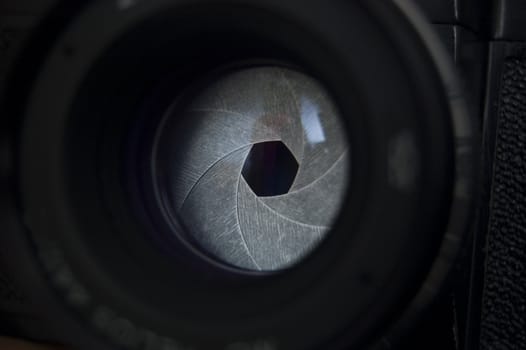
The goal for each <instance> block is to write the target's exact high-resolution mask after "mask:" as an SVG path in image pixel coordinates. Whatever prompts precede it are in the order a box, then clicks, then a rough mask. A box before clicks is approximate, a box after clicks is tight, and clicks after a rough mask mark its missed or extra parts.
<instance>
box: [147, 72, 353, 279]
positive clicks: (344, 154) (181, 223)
mask: <svg viewBox="0 0 526 350" xmlns="http://www.w3.org/2000/svg"><path fill="white" fill-rule="evenodd" d="M187 95H189V96H184V98H179V99H178V100H177V101H176V102H175V103H174V104H173V105H172V107H171V108H170V110H169V111H168V112H167V113H166V115H165V117H164V119H163V121H162V123H161V125H160V127H159V129H158V132H157V136H156V142H155V147H154V157H153V159H154V164H153V169H154V172H155V174H154V177H155V182H156V191H157V198H158V199H159V203H160V205H161V207H162V210H163V211H164V214H165V216H166V217H167V219H168V220H169V221H171V223H172V227H173V228H174V230H173V231H174V234H176V235H179V236H180V237H182V238H183V239H184V240H185V242H187V243H189V244H191V245H192V246H193V247H195V248H197V250H199V251H200V252H201V253H203V254H204V255H206V256H208V257H210V258H212V259H214V260H216V261H219V262H221V263H223V264H226V265H229V266H234V267H237V268H241V269H245V270H257V271H275V270H279V269H283V268H286V267H289V266H291V265H293V264H294V263H297V262H298V261H299V260H300V259H301V258H302V257H304V256H305V255H306V254H308V253H309V252H311V251H312V250H313V249H314V248H315V247H316V246H317V245H318V244H319V243H320V242H321V241H322V239H323V238H324V237H325V236H326V235H327V233H328V232H329V231H330V228H331V225H332V223H333V221H334V219H335V217H336V215H337V214H338V212H339V209H340V206H341V204H342V201H343V198H344V195H345V191H346V189H347V184H348V182H349V179H348V177H349V168H350V159H349V158H350V150H349V143H348V141H347V138H346V132H345V129H344V127H343V124H342V122H341V120H340V116H339V114H338V110H337V108H336V106H335V105H334V103H333V102H332V101H331V98H330V96H329V94H328V93H327V91H325V90H324V88H323V87H322V86H321V84H320V83H319V82H317V81H316V80H314V79H313V78H311V77H309V76H307V75H305V74H304V73H301V72H299V71H297V70H294V69H291V68H285V67H280V66H258V67H250V68H244V69H238V70H235V71H229V72H228V73H225V74H222V75H220V76H216V78H215V79H210V80H208V81H207V82H206V84H202V86H200V88H198V89H193V90H192V91H191V92H190V93H188V94H187Z"/></svg>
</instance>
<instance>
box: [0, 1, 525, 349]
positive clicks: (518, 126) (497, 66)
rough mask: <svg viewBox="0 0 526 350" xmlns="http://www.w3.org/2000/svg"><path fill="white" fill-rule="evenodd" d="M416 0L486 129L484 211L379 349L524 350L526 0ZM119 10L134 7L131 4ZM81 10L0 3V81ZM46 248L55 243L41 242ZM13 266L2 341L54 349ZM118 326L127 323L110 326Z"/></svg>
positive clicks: (0, 298)
mask: <svg viewBox="0 0 526 350" xmlns="http://www.w3.org/2000/svg"><path fill="white" fill-rule="evenodd" d="M416 2H417V5H419V6H420V7H421V9H422V10H423V13H424V15H425V17H426V18H427V19H428V20H429V21H430V22H431V23H432V24H433V25H432V27H433V28H434V30H435V32H436V34H438V36H439V37H440V39H441V41H442V44H443V46H445V48H446V49H447V52H448V53H449V55H450V58H451V59H452V61H454V63H455V65H456V67H457V69H458V72H459V76H460V77H461V80H462V81H463V83H464V86H465V90H466V91H467V93H466V96H462V98H465V99H466V101H467V104H468V107H469V110H470V113H471V114H472V115H473V116H475V119H476V120H477V121H478V123H479V126H478V129H479V130H476V132H479V133H480V134H481V136H482V137H481V138H480V140H479V141H478V142H479V144H480V145H479V147H480V148H479V150H480V151H479V153H480V157H481V162H480V165H479V166H478V168H477V169H478V174H477V175H478V176H479V179H477V180H475V183H476V188H477V192H478V193H477V194H476V195H474V197H475V199H476V201H475V202H476V204H475V207H474V208H471V209H472V210H471V211H472V213H473V214H472V215H471V216H470V217H469V221H470V225H469V229H468V230H467V232H466V233H465V234H464V238H463V243H462V245H461V249H460V253H455V254H452V255H454V256H456V259H455V264H454V265H453V268H452V272H451V274H450V275H449V277H448V282H447V283H445V287H441V288H440V289H441V290H440V293H438V290H436V289H435V290H433V293H430V295H432V297H433V302H432V303H431V306H429V305H425V307H424V306H422V308H423V309H424V310H425V312H424V313H423V316H422V315H421V313H418V315H417V314H416V313H415V314H410V315H409V316H407V317H405V318H407V319H408V320H409V321H407V320H406V321H404V322H402V323H398V324H396V325H395V326H391V327H387V328H388V329H390V330H389V331H388V332H387V335H385V336H384V337H383V338H381V339H380V340H378V341H376V342H375V345H372V346H370V348H372V349H375V350H376V349H389V348H392V347H394V348H401V349H411V348H428V349H435V348H436V349H466V350H471V349H479V348H480V349H484V350H486V349H522V348H524V347H526V331H525V329H526V279H525V278H526V270H525V266H526V236H525V228H526V216H525V214H524V213H525V212H526V208H525V206H526V197H525V195H526V190H525V189H526V175H525V174H526V144H525V143H526V139H525V137H526V102H525V101H526V45H524V41H525V40H526V30H525V29H526V28H524V27H525V26H524V24H523V19H525V18H526V5H524V4H523V2H521V1H520V0H493V1H490V0H487V1H480V0H479V1H476V0H459V1H441V0H418V1H416ZM86 3H89V2H86ZM118 3H119V4H120V3H123V6H126V4H127V3H128V2H127V1H119V2H118ZM132 3H133V1H131V2H130V4H129V5H130V6H131V5H132ZM75 6H81V5H80V4H79V5H73V4H69V5H59V6H57V2H56V1H53V0H50V1H31V0H26V1H9V0H8V1H4V3H3V4H1V5H0V81H1V80H4V77H7V76H8V75H9V74H10V70H11V69H12V67H14V65H15V64H16V65H18V64H20V62H22V61H24V60H25V59H26V58H25V57H23V56H20V53H21V52H25V53H26V54H27V52H28V51H23V50H24V49H25V45H26V44H25V43H26V40H25V38H26V37H32V36H34V35H35V30H43V29H45V30H48V31H50V32H53V31H55V32H56V31H60V26H56V28H55V27H54V21H55V20H57V19H61V17H62V16H64V14H67V13H69V12H68V11H69V10H64V9H65V8H68V7H75ZM82 6H85V5H84V2H83V5H82ZM327 6H330V4H329V3H327ZM49 11H51V12H49ZM44 16H47V17H45V18H47V19H46V22H45V25H40V24H39V23H40V20H41V18H44ZM57 22H60V21H57ZM37 28H38V29H37ZM42 44H43V45H45V43H42ZM32 45H33V46H35V43H34V42H33V43H32ZM37 46H38V45H37ZM28 68H29V67H28ZM32 69H36V70H38V67H32ZM33 73H34V72H33ZM1 88H2V89H3V90H0V94H1V95H2V96H3V98H4V99H5V98H6V97H5V96H16V95H17V92H16V91H15V90H16V89H20V90H23V89H24V88H25V87H24V86H17V85H16V82H15V84H13V82H11V83H10V85H9V87H8V89H9V90H8V91H7V90H6V89H7V88H6V86H5V85H4V84H1ZM18 92H19V91H18ZM8 98H9V97H8ZM453 99H454V97H453ZM1 102H2V100H0V103H1ZM16 124H17V122H16V121H13V120H2V127H1V128H0V142H2V144H1V145H0V146H1V148H0V152H2V153H1V159H0V161H1V167H2V169H1V171H0V176H1V178H0V186H2V188H3V191H4V189H5V193H8V192H9V193H12V192H15V193H16V192H17V190H13V188H14V187H17V186H19V181H18V179H14V178H12V174H13V172H12V170H13V169H12V168H13V167H16V166H17V162H18V161H16V160H15V159H16V157H17V155H16V154H15V153H13V150H12V147H11V146H10V143H12V142H13V135H11V133H13V130H17V128H18V126H17V125H16ZM459 166H460V167H461V166H462V164H460V165H459ZM466 166H469V165H468V164H467V165H466ZM1 205H2V207H1V209H0V211H1V214H2V221H1V224H2V229H3V227H4V222H5V223H6V225H5V227H10V226H9V225H8V224H7V222H8V221H9V220H15V219H14V218H19V215H18V214H15V213H14V212H16V211H17V210H18V209H19V208H15V207H12V206H11V205H7V204H5V203H4V202H1ZM19 219H20V218H19ZM22 220H23V218H22ZM431 224H432V223H431ZM41 244H42V245H46V242H39V243H37V245H41ZM9 249H10V248H9V246H7V245H5V244H3V245H2V246H1V247H0V256H2V258H3V259H4V260H10V261H12V260H13V257H12V254H10V253H9ZM11 266H12V265H11ZM2 267H3V266H2ZM11 270H12V267H11V268H10V269H9V271H7V273H4V271H2V268H0V310H1V316H0V325H1V328H0V330H1V331H2V333H4V334H6V335H12V336H18V337H25V338H29V339H34V340H42V341H46V342H55V341H61V340H62V339H63V336H62V335H61V334H58V333H57V327H56V326H54V327H48V325H49V324H54V323H55V321H54V320H52V319H47V317H53V315H39V316H36V314H35V312H34V308H35V307H36V306H34V305H32V303H31V302H30V301H28V300H27V299H26V298H25V296H24V295H23V294H24V291H20V288H19V287H15V286H14V284H13V283H12V282H11V280H12V279H13V276H12V275H13V273H14V274H16V273H17V272H16V271H15V272H13V271H11ZM21 271H24V270H23V269H21ZM7 276H9V277H7ZM33 277H35V276H31V275H28V276H27V278H33ZM23 278H24V277H23ZM16 279H20V276H19V277H18V278H16ZM57 280H58V281H59V282H58V284H59V285H60V283H63V284H64V285H66V284H69V285H70V286H73V287H72V288H70V289H71V290H75V289H77V291H78V293H77V294H75V293H74V292H72V294H70V296H71V298H73V299H75V297H79V298H81V297H82V287H81V286H77V285H75V282H72V277H71V276H68V274H67V271H66V272H64V271H63V275H62V276H58V277H57ZM73 280H74V279H73ZM61 281H62V282H61ZM36 285H38V284H36ZM435 287H436V286H435ZM68 288H69V287H68ZM417 309H419V308H418V307H417ZM101 310H102V311H101V312H99V319H98V320H95V321H94V322H99V323H101V324H105V325H106V326H108V327H110V328H111V327H113V328H114V329H112V330H111V332H110V333H112V332H113V333H119V332H120V333H119V334H124V336H123V337H124V338H126V337H132V338H133V335H129V334H131V333H133V331H132V330H130V329H131V328H132V327H131V326H130V325H128V324H126V322H125V321H123V322H121V323H119V322H117V321H121V320H119V319H118V317H117V316H112V315H111V314H112V311H111V310H108V309H104V308H102V309H101ZM99 311H100V310H99ZM419 311H421V310H419ZM112 318H116V319H117V321H115V322H113V321H111V322H110V321H108V319H112ZM415 320H419V321H418V322H415ZM106 326H104V327H106ZM76 327H78V325H76ZM4 329H5V331H4ZM127 334H128V335H127ZM111 336H113V335H111ZM116 337H117V336H116ZM155 337H156V336H153V335H152V339H153V340H152V344H154V343H155V344H156V345H151V346H152V349H155V348H156V347H155V346H157V347H159V348H160V347H161V346H163V345H162V344H165V345H164V346H166V349H179V348H184V347H183V345H177V344H174V343H169V342H168V340H166V341H165V340H162V339H161V340H160V339H158V338H155ZM400 339H401V340H400ZM80 342H81V343H84V344H86V345H85V346H86V347H87V348H88V347H90V346H91V345H89V344H96V343H90V341H89V340H88V339H87V338H85V339H82V340H80ZM163 342H165V343H163ZM170 346H171V347H170ZM235 346H238V347H235ZM243 346H245V347H243ZM329 348H330V346H329ZM230 349H254V350H255V349H261V350H263V349H274V348H273V345H272V344H271V343H267V341H266V340H265V339H263V340H261V341H260V342H259V343H256V344H254V345H234V346H233V347H232V348H229V350H230Z"/></svg>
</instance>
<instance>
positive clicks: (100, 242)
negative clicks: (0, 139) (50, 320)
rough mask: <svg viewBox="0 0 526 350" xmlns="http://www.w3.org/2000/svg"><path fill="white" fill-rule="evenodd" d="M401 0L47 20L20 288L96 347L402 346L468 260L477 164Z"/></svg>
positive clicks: (451, 89) (23, 141)
mask: <svg viewBox="0 0 526 350" xmlns="http://www.w3.org/2000/svg"><path fill="white" fill-rule="evenodd" d="M405 3H406V2H405V0H397V1H394V2H392V1H385V2H378V1H349V2H341V3H340V2H338V3H334V4H332V5H331V6H327V4H326V3H323V2H319V1H307V2H295V1H278V0H265V1H260V0H243V1H231V0H218V1H209V0H202V1H194V0H192V1H187V0H181V1H168V0H151V1H139V2H133V4H130V5H129V6H127V7H119V6H118V4H116V3H115V2H106V1H96V2H88V3H86V4H85V7H84V8H82V9H77V8H76V6H74V5H70V6H71V7H74V9H71V10H67V9H65V10H64V11H66V10H67V11H66V12H65V13H64V14H62V13H60V15H58V16H56V17H53V18H52V19H53V20H58V21H59V22H60V25H59V24H57V25H55V24H53V25H49V29H48V31H44V30H43V31H41V32H40V31H39V33H37V34H40V33H42V35H44V34H45V35H46V36H45V37H44V38H45V40H41V39H40V36H35V38H34V39H33V40H32V41H31V43H30V44H28V45H29V46H28V48H27V50H28V51H27V55H26V57H27V61H26V60H23V62H20V66H19V67H18V66H17V67H16V70H15V73H13V78H12V79H11V80H10V82H12V83H10V84H13V85H12V86H13V87H16V88H15V89H10V91H13V98H8V99H6V100H7V101H9V104H10V105H9V108H8V110H9V111H10V114H12V115H13V116H15V117H18V116H20V118H19V119H17V121H16V123H14V124H13V125H16V127H17V129H16V130H17V131H16V132H15V133H14V134H13V135H14V136H13V140H14V141H13V142H14V143H16V145H15V146H16V147H15V148H14V149H16V152H15V153H14V164H15V165H14V166H13V169H16V171H15V173H14V174H13V178H15V177H19V180H18V181H17V185H16V186H15V187H16V188H15V189H14V190H13V192H14V193H15V195H14V196H13V198H14V199H13V201H12V202H11V201H10V202H9V203H8V204H7V205H6V207H8V208H12V211H13V212H15V213H16V215H14V216H13V218H14V219H13V220H12V221H13V227H14V228H13V229H10V230H8V233H7V234H6V235H5V238H4V237H3V236H4V235H1V236H2V237H0V240H1V241H2V243H4V242H5V246H11V245H12V246H13V247H14V248H13V249H12V251H10V252H9V253H10V254H11V256H12V257H13V259H12V261H13V263H14V264H16V265H17V266H25V265H27V266H25V267H24V268H20V269H18V270H16V271H15V272H16V273H14V274H13V275H17V276H20V277H19V278H18V280H17V281H16V282H17V283H19V284H20V285H22V286H24V290H27V291H28V293H30V294H31V295H32V296H33V297H34V298H35V300H37V301H38V304H39V305H42V306H43V308H46V309H49V310H50V311H49V313H50V314H52V315H54V317H55V318H56V319H57V324H58V325H60V331H61V333H64V334H66V335H67V336H68V337H70V338H71V343H73V344H79V345H81V347H82V346H83V347H84V348H89V349H115V348H119V349H146V348H148V349H165V348H166V349H167V348H173V349H176V348H185V349H186V348H188V349H190V348H192V349H234V348H236V349H237V348H243V349H259V348H261V349H263V348H269V349H276V350H281V349H287V350H289V349H292V350H294V349H314V348H315V349H344V348H345V349H346V348H353V349H354V348H363V347H364V346H366V345H368V344H372V343H375V342H377V341H381V339H382V337H384V336H388V337H389V338H388V339H391V338H394V337H397V336H398V335H399V334H402V333H403V331H404V330H405V329H406V328H407V327H409V326H411V325H412V324H413V322H414V320H415V317H416V316H417V315H419V314H420V310H421V309H422V308H423V307H424V306H425V305H429V303H430V301H431V299H432V298H433V297H434V296H435V295H436V293H435V292H436V291H437V290H438V288H439V286H441V285H442V283H443V281H444V280H445V278H446V275H447V272H448V270H449V267H450V266H452V264H453V262H454V258H455V256H456V254H457V253H458V251H459V248H460V242H461V240H462V238H463V236H464V233H465V232H466V231H465V226H466V223H467V220H468V218H469V215H468V214H469V212H470V210H471V208H472V202H471V200H472V198H473V196H472V190H473V185H474V182H473V181H472V174H473V173H472V170H473V169H474V165H475V164H474V162H473V153H472V152H473V140H474V139H473V135H472V124H471V120H470V118H469V115H468V114H467V113H466V112H465V109H464V104H463V99H462V92H461V90H457V84H456V83H455V79H454V78H453V75H452V73H451V70H450V68H449V66H448V64H447V61H446V59H445V58H444V57H443V55H442V51H441V50H440V48H436V47H435V45H431V44H429V43H431V42H433V36H432V35H430V34H429V33H428V29H427V26H425V25H424V24H420V22H419V20H418V18H419V17H418V15H417V14H415V13H414V12H412V7H411V6H410V5H405ZM406 7H407V8H406ZM69 13H71V15H69ZM62 20H63V21H64V23H62ZM53 23H54V22H53ZM46 28H47V27H46ZM364 38H367V40H364ZM43 43H45V45H44V44H43ZM32 50H35V53H33V51H32ZM37 73H38V74H37ZM14 119H16V118H14ZM10 250H11V249H10ZM28 276H29V277H28ZM313 316H315V318H316V319H317V320H323V321H322V322H313V321H312V320H313ZM77 338H79V339H77ZM91 344H94V345H91Z"/></svg>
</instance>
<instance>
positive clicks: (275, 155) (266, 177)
mask: <svg viewBox="0 0 526 350" xmlns="http://www.w3.org/2000/svg"><path fill="white" fill-rule="evenodd" d="M298 167H299V165H298V161H297V160H296V158H294V156H293V155H292V153H291V152H290V150H289V149H288V147H287V146H285V144H284V143H283V142H281V141H268V142H261V143H256V144H254V145H253V146H252V149H251V150H250V153H249V154H248V156H247V159H246V160H245V164H244V165H243V170H242V172H241V174H242V175H243V178H244V179H245V181H246V182H247V183H248V185H249V186H250V188H251V189H252V191H254V193H255V194H256V195H257V196H259V197H270V196H279V195H282V194H286V193H287V192H288V191H289V190H290V187H291V186H292V183H293V182H294V179H295V177H296V174H297V173H298Z"/></svg>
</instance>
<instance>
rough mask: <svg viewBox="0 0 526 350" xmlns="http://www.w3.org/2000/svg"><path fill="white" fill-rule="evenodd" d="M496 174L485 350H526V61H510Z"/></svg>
mask: <svg viewBox="0 0 526 350" xmlns="http://www.w3.org/2000/svg"><path fill="white" fill-rule="evenodd" d="M493 171H494V174H493V188H492V198H491V205H490V211H491V213H490V222H489V232H488V241H487V244H488V247H487V260H486V274H485V281H484V284H485V286H484V298H483V305H482V324H481V349H483V350H490V349H492V350H501V349H502V350H504V349H506V350H511V349H513V350H515V349H526V58H508V59H506V60H505V64H504V70H503V78H502V82H501V92H500V105H499V112H498V127H497V137H496V145H495V159H494V168H493Z"/></svg>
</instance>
